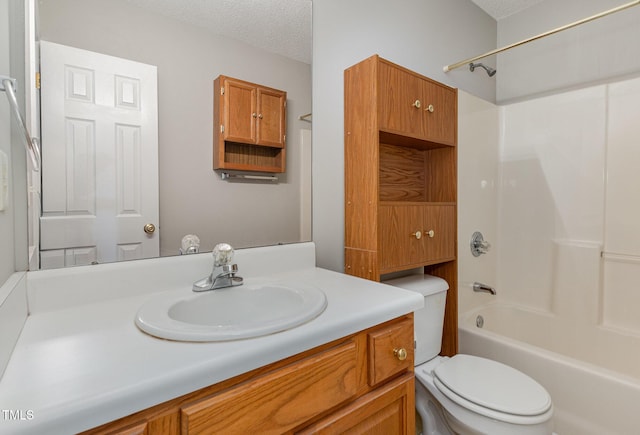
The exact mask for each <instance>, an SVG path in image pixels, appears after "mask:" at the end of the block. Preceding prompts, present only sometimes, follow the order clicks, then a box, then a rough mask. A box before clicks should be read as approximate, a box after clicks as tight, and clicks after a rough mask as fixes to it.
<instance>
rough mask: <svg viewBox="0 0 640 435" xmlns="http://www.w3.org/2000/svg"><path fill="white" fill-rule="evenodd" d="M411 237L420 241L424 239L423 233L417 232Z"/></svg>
mask: <svg viewBox="0 0 640 435" xmlns="http://www.w3.org/2000/svg"><path fill="white" fill-rule="evenodd" d="M411 235H412V236H413V237H415V238H416V239H418V240H420V239H421V238H422V231H416V232H415V233H411Z"/></svg>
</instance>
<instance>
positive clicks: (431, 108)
mask: <svg viewBox="0 0 640 435" xmlns="http://www.w3.org/2000/svg"><path fill="white" fill-rule="evenodd" d="M434 110H435V109H434V108H433V104H429V105H428V106H427V108H426V109H424V111H425V112H429V113H433V111H434Z"/></svg>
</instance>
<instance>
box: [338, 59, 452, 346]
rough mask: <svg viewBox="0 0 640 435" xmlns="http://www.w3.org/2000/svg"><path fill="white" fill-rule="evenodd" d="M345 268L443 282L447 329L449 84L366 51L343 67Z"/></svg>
mask: <svg viewBox="0 0 640 435" xmlns="http://www.w3.org/2000/svg"><path fill="white" fill-rule="evenodd" d="M344 83H345V94H344V98H345V107H344V112H345V113H344V126H345V139H344V145H345V146H344V148H345V149H344V157H345V172H344V175H345V272H346V273H348V274H350V275H355V276H359V277H361V278H366V279H371V280H374V281H380V280H382V279H384V276H385V275H386V274H389V273H392V272H400V271H404V270H410V269H415V268H424V272H425V273H429V274H432V275H436V276H440V277H442V278H444V279H446V280H447V282H448V283H449V291H448V293H447V305H446V308H445V330H444V331H443V346H442V354H443V355H453V354H455V353H457V349H458V339H457V337H458V335H457V309H458V308H457V253H456V251H457V248H456V247H457V211H456V210H457V147H456V145H457V90H456V89H454V88H450V87H448V86H446V85H444V84H441V83H438V82H436V81H434V80H431V79H429V78H428V77H424V76H422V75H420V74H418V73H416V72H413V71H410V70H408V69H406V68H403V67H401V66H399V65H396V64H394V63H391V62H389V61H387V60H385V59H382V58H380V57H379V56H377V55H375V56H372V57H370V58H368V59H365V60H363V61H362V62H360V63H358V64H356V65H354V66H352V67H350V68H348V69H347V70H346V71H345V73H344Z"/></svg>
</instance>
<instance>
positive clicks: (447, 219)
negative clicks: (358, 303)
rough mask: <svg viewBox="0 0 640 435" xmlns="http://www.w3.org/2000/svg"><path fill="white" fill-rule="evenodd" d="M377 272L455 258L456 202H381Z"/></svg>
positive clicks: (386, 271) (387, 271)
mask: <svg viewBox="0 0 640 435" xmlns="http://www.w3.org/2000/svg"><path fill="white" fill-rule="evenodd" d="M378 224H379V225H380V227H379V228H381V229H384V231H379V234H380V242H379V243H380V244H379V248H380V273H389V272H393V271H396V270H402V269H407V268H410V267H419V266H423V265H428V264H434V263H437V262H442V261H449V260H453V259H454V258H455V252H456V250H455V249H456V247H455V242H456V241H455V234H456V232H455V230H456V222H455V205H453V204H451V205H449V204H447V205H415V204H414V205H398V203H393V205H381V206H380V208H379V222H378Z"/></svg>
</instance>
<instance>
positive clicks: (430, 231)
mask: <svg viewBox="0 0 640 435" xmlns="http://www.w3.org/2000/svg"><path fill="white" fill-rule="evenodd" d="M424 233H425V234H426V235H427V236H429V237H431V238H433V236H435V235H436V232H435V231H433V230H429V231H425V232H424Z"/></svg>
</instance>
